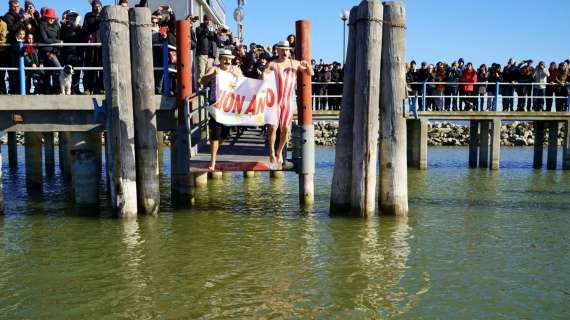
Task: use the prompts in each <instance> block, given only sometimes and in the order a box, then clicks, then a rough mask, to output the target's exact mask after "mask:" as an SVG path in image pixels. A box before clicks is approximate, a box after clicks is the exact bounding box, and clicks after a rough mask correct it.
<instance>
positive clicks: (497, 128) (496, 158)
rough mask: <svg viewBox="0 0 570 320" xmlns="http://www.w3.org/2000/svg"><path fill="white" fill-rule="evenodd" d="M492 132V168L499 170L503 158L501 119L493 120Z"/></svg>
mask: <svg viewBox="0 0 570 320" xmlns="http://www.w3.org/2000/svg"><path fill="white" fill-rule="evenodd" d="M492 123H493V129H492V132H491V170H499V165H500V159H501V120H500V119H494V120H493V122H492Z"/></svg>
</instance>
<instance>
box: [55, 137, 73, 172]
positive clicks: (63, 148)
mask: <svg viewBox="0 0 570 320" xmlns="http://www.w3.org/2000/svg"><path fill="white" fill-rule="evenodd" d="M58 140H59V147H58V149H59V150H58V151H59V152H58V153H59V169H60V171H61V175H62V176H63V180H64V181H66V182H69V181H71V177H72V175H71V164H72V162H73V160H72V158H71V133H70V132H59V134H58Z"/></svg>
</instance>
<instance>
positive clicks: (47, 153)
mask: <svg viewBox="0 0 570 320" xmlns="http://www.w3.org/2000/svg"><path fill="white" fill-rule="evenodd" d="M44 157H45V160H44V163H45V169H46V173H48V174H53V172H54V171H55V143H54V137H53V132H45V133H44Z"/></svg>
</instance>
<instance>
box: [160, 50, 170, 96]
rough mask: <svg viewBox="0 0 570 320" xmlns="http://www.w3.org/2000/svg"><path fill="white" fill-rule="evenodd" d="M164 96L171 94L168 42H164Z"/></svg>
mask: <svg viewBox="0 0 570 320" xmlns="http://www.w3.org/2000/svg"><path fill="white" fill-rule="evenodd" d="M162 94H163V95H165V96H167V95H169V94H170V81H168V41H167V40H164V41H163V42H162Z"/></svg>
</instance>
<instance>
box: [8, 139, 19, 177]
mask: <svg viewBox="0 0 570 320" xmlns="http://www.w3.org/2000/svg"><path fill="white" fill-rule="evenodd" d="M8 166H9V167H10V168H17V167H18V140H17V139H16V132H8Z"/></svg>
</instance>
